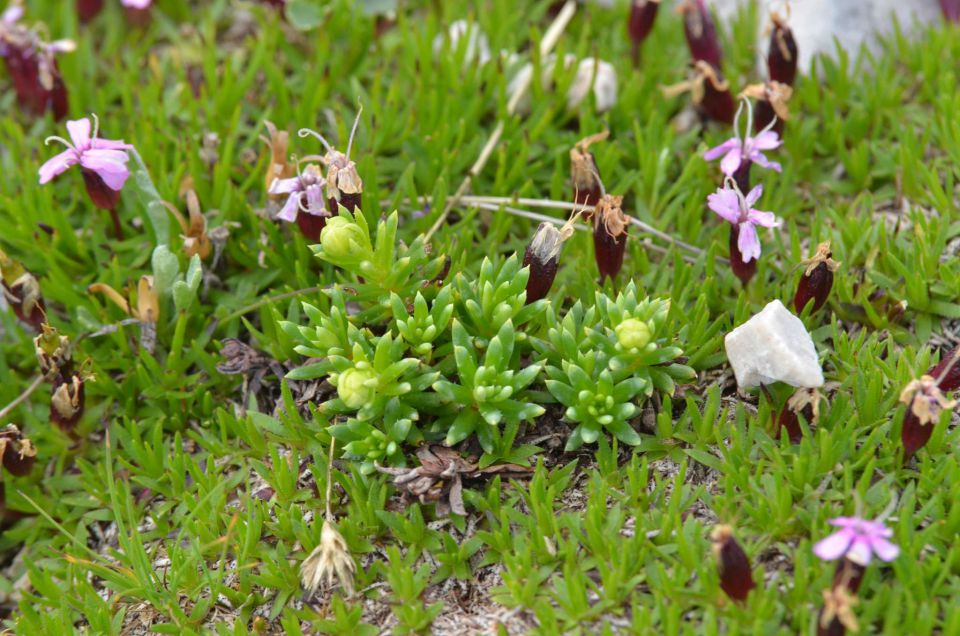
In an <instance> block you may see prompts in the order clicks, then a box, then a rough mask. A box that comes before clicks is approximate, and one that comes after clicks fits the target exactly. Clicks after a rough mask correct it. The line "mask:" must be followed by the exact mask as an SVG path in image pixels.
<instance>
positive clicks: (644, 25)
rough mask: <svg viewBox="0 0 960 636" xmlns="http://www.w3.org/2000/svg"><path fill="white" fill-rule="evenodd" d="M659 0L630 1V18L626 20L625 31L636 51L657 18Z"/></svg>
mask: <svg viewBox="0 0 960 636" xmlns="http://www.w3.org/2000/svg"><path fill="white" fill-rule="evenodd" d="M659 8H660V0H633V2H631V3H630V19H629V21H628V22H627V33H628V34H629V35H630V41H631V42H632V43H633V47H634V51H635V52H636V51H638V50H639V48H640V45H641V44H643V41H644V40H646V39H647V36H648V35H650V31H651V30H653V23H654V22H655V21H656V19H657V10H658V9H659Z"/></svg>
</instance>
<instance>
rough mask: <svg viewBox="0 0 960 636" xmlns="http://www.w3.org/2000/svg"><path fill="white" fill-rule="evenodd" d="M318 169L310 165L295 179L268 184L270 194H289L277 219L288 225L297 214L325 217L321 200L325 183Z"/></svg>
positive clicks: (275, 180)
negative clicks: (303, 213) (304, 213)
mask: <svg viewBox="0 0 960 636" xmlns="http://www.w3.org/2000/svg"><path fill="white" fill-rule="evenodd" d="M325 181H326V180H325V179H324V177H323V174H322V173H321V172H320V168H319V167H317V166H316V165H314V164H310V165H309V166H307V167H306V169H305V170H304V171H303V172H301V173H300V174H298V175H297V176H295V177H290V178H289V179H274V180H273V183H272V184H270V190H269V192H270V194H289V195H290V196H289V197H288V198H287V202H286V203H285V204H284V205H283V208H282V209H281V210H280V213H279V214H277V218H278V219H283V220H284V221H287V222H289V223H293V222H295V221H296V220H297V214H298V213H299V212H306V213H307V214H313V215H314V216H326V214H327V211H326V206H325V205H324V198H323V185H324V183H325Z"/></svg>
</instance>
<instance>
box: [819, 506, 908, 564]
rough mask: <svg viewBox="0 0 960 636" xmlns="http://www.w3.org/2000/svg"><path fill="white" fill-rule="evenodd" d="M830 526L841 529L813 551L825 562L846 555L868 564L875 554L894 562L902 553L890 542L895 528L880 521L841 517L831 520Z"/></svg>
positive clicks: (860, 562)
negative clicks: (892, 528)
mask: <svg viewBox="0 0 960 636" xmlns="http://www.w3.org/2000/svg"><path fill="white" fill-rule="evenodd" d="M830 525H832V526H837V527H838V528H840V530H838V531H837V532H834V533H833V534H831V535H830V536H829V537H827V538H826V539H823V540H822V541H818V542H817V544H816V545H814V546H813V553H814V554H816V555H817V556H818V557H820V558H821V559H823V560H824V561H833V560H835V559H839V558H841V557H846V558H847V559H849V560H850V561H853V562H854V563H856V564H857V565H861V566H866V565H867V564H869V563H870V559H871V558H872V556H873V555H874V554H876V555H877V556H878V557H880V559H881V560H883V561H893V560H894V559H896V558H897V555H898V554H900V548H898V547H897V546H895V545H894V544H892V543H890V542H889V541H887V539H889V538H890V537H892V536H893V530H890V529H889V528H887V527H886V526H885V525H883V524H882V523H881V522H879V521H867V520H865V519H861V518H859V517H837V518H836V519H831V520H830Z"/></svg>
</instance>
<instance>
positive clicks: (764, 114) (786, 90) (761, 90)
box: [740, 81, 793, 136]
mask: <svg viewBox="0 0 960 636" xmlns="http://www.w3.org/2000/svg"><path fill="white" fill-rule="evenodd" d="M740 95H741V96H744V97H752V98H754V99H755V100H756V101H757V106H756V111H755V112H756V115H755V118H754V120H753V128H754V131H756V132H758V133H759V132H760V131H762V130H772V131H774V132H775V133H777V134H778V135H780V136H783V127H784V124H785V123H786V121H787V120H788V119H789V118H790V107H789V106H788V105H787V104H788V102H789V101H790V98H791V97H793V89H792V88H790V87H789V86H787V85H786V84H781V83H780V82H773V81H771V82H767V83H766V84H751V85H750V86H748V87H746V88H745V89H744V90H743V92H742V93H740Z"/></svg>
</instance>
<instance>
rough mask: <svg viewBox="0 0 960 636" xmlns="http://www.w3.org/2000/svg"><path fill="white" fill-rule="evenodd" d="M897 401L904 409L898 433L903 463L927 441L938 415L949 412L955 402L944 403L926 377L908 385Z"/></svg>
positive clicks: (931, 382) (934, 381)
mask: <svg viewBox="0 0 960 636" xmlns="http://www.w3.org/2000/svg"><path fill="white" fill-rule="evenodd" d="M900 401H901V402H903V403H904V404H906V405H907V413H906V414H905V415H904V416H903V424H902V426H901V429H900V441H901V443H902V444H903V459H904V461H907V460H909V459H910V458H911V457H913V455H914V454H916V452H917V451H918V450H920V449H921V448H923V447H924V446H926V445H927V442H929V441H930V437H931V436H932V435H933V427H934V425H935V424H936V423H937V422H938V421H939V420H940V413H941V412H942V411H943V410H944V409H952V408H953V407H954V406H956V402H955V401H953V400H948V399H947V398H946V397H945V396H944V395H943V393H941V391H940V389H939V387H938V386H937V381H936V378H933V377H932V376H929V375H925V376H923V377H921V378H920V379H919V380H913V381H911V382H910V383H909V384H908V385H907V386H906V387H905V388H904V389H903V392H902V393H901V394H900Z"/></svg>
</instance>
